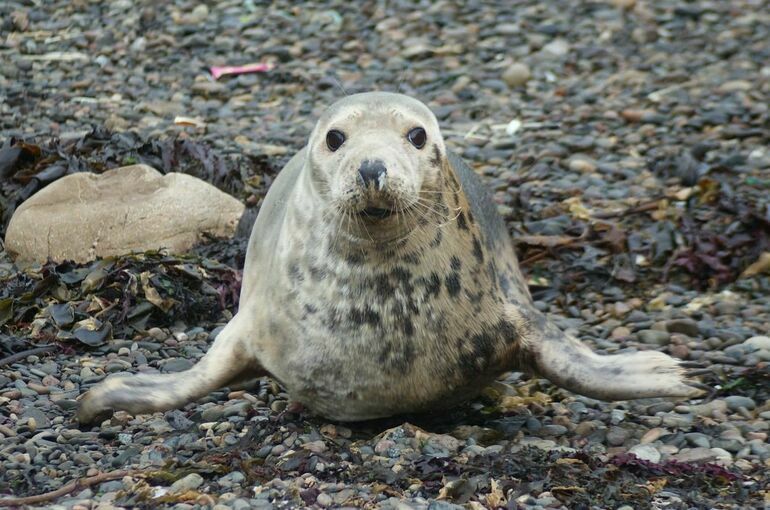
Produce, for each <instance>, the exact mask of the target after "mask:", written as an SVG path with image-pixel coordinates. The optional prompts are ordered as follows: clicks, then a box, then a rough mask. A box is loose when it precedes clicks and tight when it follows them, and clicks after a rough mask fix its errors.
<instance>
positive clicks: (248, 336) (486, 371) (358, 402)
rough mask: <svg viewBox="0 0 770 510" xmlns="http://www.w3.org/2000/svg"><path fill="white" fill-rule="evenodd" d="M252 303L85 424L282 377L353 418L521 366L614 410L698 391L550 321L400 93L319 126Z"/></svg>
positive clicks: (252, 279) (451, 163)
mask: <svg viewBox="0 0 770 510" xmlns="http://www.w3.org/2000/svg"><path fill="white" fill-rule="evenodd" d="M240 302H241V306H240V310H239V311H238V313H237V314H236V315H235V317H233V319H232V320H231V321H230V323H228V325H227V326H226V327H225V328H224V329H223V330H222V332H221V333H220V335H219V337H217V339H216V341H215V343H214V345H212V347H211V349H210V350H209V352H208V353H207V354H206V356H204V358H203V359H202V360H201V361H200V362H199V363H198V364H197V365H195V366H194V367H193V368H191V369H190V370H188V371H186V372H183V373H179V374H169V375H147V374H144V375H139V376H135V377H125V376H121V377H116V378H110V379H108V380H106V381H105V382H104V383H102V384H101V385H99V386H97V387H96V388H94V389H93V390H91V391H90V392H89V393H88V394H87V395H86V396H85V397H84V398H83V400H82V402H81V405H80V409H79V412H78V417H79V419H80V421H82V422H89V421H93V420H94V419H96V418H97V417H98V416H101V415H103V414H104V413H105V412H109V411H111V410H114V409H125V410H128V411H130V412H133V413H138V412H147V411H152V410H162V409H169V408H173V407H179V406H181V405H183V404H185V403H187V402H189V401H191V400H194V399H196V398H199V397H201V396H203V395H205V394H207V393H209V392H211V391H212V390H214V389H216V388H219V387H222V386H225V385H228V384H232V383H233V382H236V381H238V380H241V379H245V378H251V377H258V376H261V375H268V374H269V375H271V376H273V377H275V378H276V379H278V380H279V381H280V382H281V383H283V384H284V385H285V386H286V387H287V389H288V390H289V393H290V394H291V395H292V397H293V398H294V399H295V400H297V401H299V402H301V403H303V404H305V405H306V406H307V407H309V408H310V409H312V410H314V411H316V412H318V413H319V414H322V415H324V416H326V417H329V418H333V419H338V420H362V419H369V418H377V417H383V416H390V415H393V414H398V413H405V412H419V411H424V410H428V409H435V408H444V407H449V406H453V405H456V404H457V403H459V402H462V401H463V400H466V399H468V398H470V397H472V396H474V395H476V394H478V392H479V391H480V390H481V389H482V388H483V387H484V386H485V385H486V384H487V383H489V382H491V381H492V380H493V379H494V378H495V377H497V376H499V375H500V374H501V373H502V372H505V371H506V370H513V369H516V370H527V371H532V372H536V373H538V374H540V375H543V376H545V377H547V378H549V379H550V380H551V381H553V382H554V383H556V384H559V385H561V386H564V387H566V388H568V389H570V390H573V391H576V392H578V393H582V394H585V395H588V396H592V397H596V398H602V399H614V400H619V399H629V398H641V397H650V396H694V395H697V394H698V393H700V390H699V389H698V387H697V386H698V385H697V383H693V382H690V381H688V380H686V378H685V375H684V373H683V370H682V369H681V368H680V366H679V365H678V364H677V362H676V361H675V360H673V359H672V358H670V357H668V356H666V355H665V354H662V353H659V352H654V351H653V352H637V353H628V354H622V355H614V356H599V355H596V354H594V353H593V352H591V351H590V350H589V349H588V348H587V347H585V346H584V345H583V344H581V343H580V342H579V341H578V340H576V339H574V338H572V337H569V336H566V335H565V334H564V333H562V332H561V331H559V330H558V329H557V328H556V327H555V326H553V324H551V323H550V322H549V321H547V319H546V318H545V317H544V316H543V315H542V314H540V313H539V312H538V311H537V310H536V309H535V308H534V307H533V306H532V303H531V298H530V295H529V292H528V290H527V287H526V285H525V283H524V280H523V278H522V276H521V273H520V271H519V268H518V264H517V261H516V257H515V254H514V251H513V247H512V245H511V241H510V238H509V235H508V232H507V229H506V228H505V224H504V223H503V221H502V219H501V218H500V217H499V216H498V215H497V211H496V208H495V206H494V204H493V202H492V201H491V199H490V197H489V195H488V193H487V192H486V191H485V190H484V188H483V186H482V184H481V182H480V180H479V179H478V177H477V176H476V175H475V174H474V173H473V171H472V170H470V169H469V168H468V167H467V166H466V165H465V164H464V163H463V162H462V161H461V160H460V159H459V158H457V157H456V156H454V155H452V154H451V153H447V151H446V148H445V146H444V142H443V139H442V138H441V134H440V131H439V129H438V124H437V122H436V119H435V117H434V116H433V114H432V113H431V112H430V110H428V108H427V107H426V106H425V105H423V104H422V103H420V102H418V101H416V100H414V99H411V98H409V97H406V96H402V95H398V94H389V93H368V94H358V95H355V96H350V97H347V98H345V99H343V100H341V101H339V102H338V103H335V105H333V106H332V107H331V108H330V109H329V110H328V111H327V112H326V113H325V114H324V115H323V116H322V117H321V119H319V121H318V123H317V125H316V127H315V129H314V130H313V133H312V135H311V137H310V141H309V143H308V145H307V147H306V148H304V149H303V150H302V151H300V152H299V153H298V154H297V155H296V156H294V158H292V159H291V161H289V163H288V164H287V166H286V167H285V168H284V169H283V170H282V171H281V173H280V174H279V176H278V178H277V179H276V181H275V183H274V184H273V186H272V187H271V188H270V191H269V193H268V195H267V197H266V199H265V202H264V204H263V206H262V208H261V210H260V213H259V216H258V218H257V221H256V223H255V225H254V228H253V231H252V235H251V239H250V241H249V247H248V251H247V255H246V266H245V268H244V280H243V288H242V292H241V300H240Z"/></svg>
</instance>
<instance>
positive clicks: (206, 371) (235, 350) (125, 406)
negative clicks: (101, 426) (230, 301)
mask: <svg viewBox="0 0 770 510" xmlns="http://www.w3.org/2000/svg"><path fill="white" fill-rule="evenodd" d="M230 324H232V321H231V323H230ZM228 329H229V330H231V331H232V330H233V328H228V327H225V329H224V330H222V332H221V333H220V334H219V336H218V337H217V339H216V341H215V342H214V344H213V345H212V346H211V348H210V349H209V351H208V352H207V353H206V355H205V356H204V357H203V358H202V359H201V360H200V361H199V362H198V363H197V364H196V365H195V366H193V367H192V368H190V369H189V370H186V371H184V372H179V373H174V374H139V375H129V376H117V377H110V378H108V379H105V380H104V381H103V382H101V383H100V384H98V385H97V386H96V387H94V388H92V389H91V390H89V391H88V393H86V394H85V395H84V396H83V398H82V399H81V400H80V402H79V406H78V412H77V418H78V421H79V422H80V423H81V424H89V423H94V422H97V421H99V420H101V419H104V418H106V417H109V416H110V415H111V414H112V413H113V412H114V411H118V410H122V411H127V412H129V413H131V414H142V413H151V412H155V411H166V410H169V409H175V408H178V407H182V406H183V405H185V404H187V403H188V402H192V401H193V400H197V399H199V398H201V397H203V396H205V395H207V394H209V393H211V392H212V391H214V390H216V389H219V388H221V387H223V386H227V385H229V384H233V383H235V382H240V381H242V380H244V379H249V378H254V377H259V376H261V375H267V374H266V373H265V371H264V370H263V369H262V367H261V366H260V365H259V364H258V363H256V362H254V361H251V360H249V359H248V357H247V356H245V355H244V354H243V350H242V349H240V348H239V347H238V346H239V345H240V342H239V341H238V338H234V337H232V336H229V335H228V334H227V332H228Z"/></svg>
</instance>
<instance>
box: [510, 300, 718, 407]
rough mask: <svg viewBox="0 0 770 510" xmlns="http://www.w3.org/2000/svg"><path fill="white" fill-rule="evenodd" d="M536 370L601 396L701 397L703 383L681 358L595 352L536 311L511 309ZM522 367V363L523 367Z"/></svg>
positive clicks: (567, 386)
mask: <svg viewBox="0 0 770 510" xmlns="http://www.w3.org/2000/svg"><path fill="white" fill-rule="evenodd" d="M507 315H508V319H509V320H511V321H512V323H513V324H514V325H515V327H516V330H517V331H518V332H519V334H520V337H521V339H520V341H521V348H522V349H523V351H524V355H525V357H526V358H527V359H530V360H532V362H533V363H534V365H535V366H534V369H535V371H536V372H537V373H538V374H539V375H541V376H543V377H545V378H547V379H548V380H550V381H551V382H553V383H554V384H556V385H558V386H561V387H562V388H565V389H568V390H570V391H574V392H575V393H579V394H581V395H585V396H587V397H591V398H596V399H600V400H630V399H635V398H648V397H687V398H690V397H697V396H699V395H703V394H704V393H705V392H704V386H703V385H701V384H700V383H698V382H697V381H694V380H691V379H689V378H688V375H690V374H689V371H688V370H686V365H683V364H682V363H680V362H679V361H677V360H676V359H674V358H672V357H670V356H668V355H666V354H663V353H662V352H657V351H641V352H632V353H624V354H613V355H601V354H596V353H595V352H593V351H592V350H591V349H589V348H588V347H587V346H586V345H584V344H583V343H582V342H580V341H579V340H578V339H576V338H574V337H572V336H570V335H567V334H566V333H564V332H563V331H561V330H560V329H559V328H557V327H556V326H555V325H554V324H553V323H551V322H550V321H549V320H548V319H546V317H545V316H544V315H542V314H541V313H540V312H537V311H535V310H526V311H525V312H524V313H522V311H521V310H520V309H519V308H517V307H515V306H513V305H509V306H508V308H507ZM519 368H521V367H519Z"/></svg>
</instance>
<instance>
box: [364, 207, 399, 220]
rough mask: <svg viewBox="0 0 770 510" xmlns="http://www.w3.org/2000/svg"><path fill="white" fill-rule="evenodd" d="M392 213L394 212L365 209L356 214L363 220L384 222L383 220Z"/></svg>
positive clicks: (380, 209) (373, 208)
mask: <svg viewBox="0 0 770 510" xmlns="http://www.w3.org/2000/svg"><path fill="white" fill-rule="evenodd" d="M393 212H394V211H393V210H391V209H382V208H379V207H367V208H366V209H363V210H362V211H361V212H359V213H358V214H359V215H361V216H362V217H364V218H370V219H375V220H384V219H385V218H390V216H391V215H392V214H393Z"/></svg>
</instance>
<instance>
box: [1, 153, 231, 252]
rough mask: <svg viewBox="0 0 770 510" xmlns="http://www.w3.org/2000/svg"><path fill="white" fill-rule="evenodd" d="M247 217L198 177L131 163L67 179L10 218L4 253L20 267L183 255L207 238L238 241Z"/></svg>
mask: <svg viewBox="0 0 770 510" xmlns="http://www.w3.org/2000/svg"><path fill="white" fill-rule="evenodd" d="M242 213H243V204H241V202H239V201H238V200H236V199H235V198H233V197H231V196H230V195H228V194H227V193H223V192H222V191H219V190H218V189H217V188H215V187H214V186H212V185H210V184H208V183H207V182H204V181H202V180H200V179H198V178H196V177H193V176H191V175H186V174H181V173H170V174H167V175H163V174H161V173H160V172H158V171H157V170H155V169H154V168H152V167H149V166H147V165H131V166H126V167H122V168H116V169H113V170H108V171H107V172H104V173H103V174H101V175H97V174H92V173H77V174H72V175H68V176H66V177H63V178H61V179H59V180H58V181H56V182H53V183H51V184H50V185H48V186H46V187H45V188H43V189H42V190H40V191H38V192H37V193H35V194H34V195H33V196H32V197H30V198H29V199H28V200H27V201H26V202H24V203H23V204H22V205H21V206H20V207H19V208H18V209H17V210H16V212H15V214H14V215H13V217H12V218H11V222H10V223H9V224H8V231H7V232H6V236H5V248H6V251H8V253H10V254H12V255H13V256H15V258H16V261H17V262H21V263H28V262H44V261H45V260H46V259H47V258H51V259H52V260H54V261H62V260H74V261H77V262H86V261H90V260H94V259H95V258H96V257H107V256H111V255H123V254H127V253H131V252H142V251H147V250H154V249H161V248H163V249H167V250H169V251H170V252H172V253H181V252H184V251H186V250H188V249H189V248H190V247H191V246H193V245H194V244H195V243H196V242H198V241H199V240H200V239H201V238H202V236H203V234H204V233H206V234H210V235H213V236H217V237H229V236H232V235H233V233H234V232H235V227H236V226H237V225H238V220H239V219H240V217H241V214H242Z"/></svg>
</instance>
